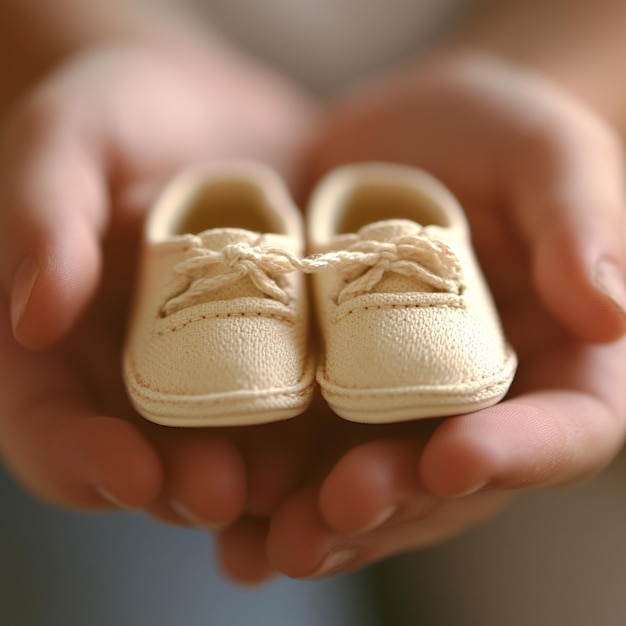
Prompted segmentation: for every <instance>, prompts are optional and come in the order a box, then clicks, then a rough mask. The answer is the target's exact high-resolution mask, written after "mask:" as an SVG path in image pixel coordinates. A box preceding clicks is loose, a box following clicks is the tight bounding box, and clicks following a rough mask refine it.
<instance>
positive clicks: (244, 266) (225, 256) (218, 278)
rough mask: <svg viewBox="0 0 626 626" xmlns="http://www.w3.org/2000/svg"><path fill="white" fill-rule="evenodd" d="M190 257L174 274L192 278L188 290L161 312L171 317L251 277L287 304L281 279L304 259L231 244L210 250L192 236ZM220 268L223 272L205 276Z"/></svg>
mask: <svg viewBox="0 0 626 626" xmlns="http://www.w3.org/2000/svg"><path fill="white" fill-rule="evenodd" d="M189 239H190V242H189V243H190V248H189V253H188V258H186V259H185V260H183V261H181V262H180V263H179V264H178V265H176V266H175V268H174V272H175V273H176V274H178V275H183V276H185V277H187V278H188V279H190V283H189V285H188V287H187V288H186V289H185V290H184V291H183V292H182V293H180V294H178V295H176V296H174V297H172V298H170V299H169V300H168V301H167V302H166V303H165V305H164V307H163V309H162V314H163V316H164V317H165V316H167V315H171V314H172V313H175V312H177V311H180V310H182V309H184V308H187V307H189V306H193V305H194V304H199V303H201V302H203V301H204V300H205V295H206V294H207V293H210V292H212V291H216V290H217V289H220V288H221V287H225V286H227V285H230V284H232V283H235V282H236V281H238V280H240V279H242V278H244V277H248V278H249V279H250V280H251V281H252V283H253V284H254V286H255V287H256V288H257V289H259V291H261V292H262V293H264V294H265V295H266V296H268V297H270V298H273V299H275V300H278V301H279V302H282V303H283V304H288V303H289V301H290V299H291V296H290V295H289V294H288V293H287V291H286V290H285V289H284V287H283V286H281V284H280V277H281V276H282V275H284V274H288V273H290V272H292V271H294V270H295V269H298V266H299V264H300V263H301V260H300V259H299V258H298V257H297V256H296V255H295V254H293V253H291V252H289V251H288V250H285V249H284V248H281V247H279V246H272V245H250V244H248V243H244V242H238V243H234V244H228V245H226V246H224V247H223V248H221V249H220V250H211V249H209V248H207V247H206V246H205V245H204V243H203V241H202V239H201V238H200V237H196V236H190V237H189ZM215 267H219V268H220V269H221V270H222V271H220V272H217V273H215V274H214V275H213V276H206V274H207V271H208V270H210V269H212V268H215Z"/></svg>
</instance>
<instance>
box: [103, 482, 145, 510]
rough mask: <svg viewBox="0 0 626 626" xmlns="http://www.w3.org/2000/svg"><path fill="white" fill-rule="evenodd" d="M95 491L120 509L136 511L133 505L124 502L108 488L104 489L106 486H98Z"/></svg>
mask: <svg viewBox="0 0 626 626" xmlns="http://www.w3.org/2000/svg"><path fill="white" fill-rule="evenodd" d="M94 491H95V492H96V493H97V494H98V495H99V496H100V497H101V498H102V499H103V500H106V501H107V502H108V503H109V504H112V505H113V506H116V507H117V508H118V509H123V510H124V511H135V510H136V509H134V508H133V507H131V506H129V505H128V504H125V503H124V502H122V501H121V500H120V499H119V498H118V497H117V496H114V495H113V494H112V493H111V492H110V491H109V490H108V489H104V487H96V488H95V489H94Z"/></svg>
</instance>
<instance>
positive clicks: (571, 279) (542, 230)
mask: <svg viewBox="0 0 626 626" xmlns="http://www.w3.org/2000/svg"><path fill="white" fill-rule="evenodd" d="M594 122H595V119H594ZM585 126H586V127H587V128H585ZM590 126H591V127H592V128H593V132H591V130H590ZM519 159H520V160H519V161H518V166H517V167H515V168H514V182H513V185H512V189H513V196H514V197H513V200H512V202H511V205H512V206H513V207H514V213H515V215H514V217H515V219H516V221H517V222H518V223H519V224H520V226H521V232H522V234H523V236H524V237H525V238H526V239H527V243H528V246H529V248H530V263H531V266H532V275H533V280H534V283H535V287H536V289H537V291H538V293H539V295H540V297H541V298H542V300H543V302H544V304H545V306H546V307H547V308H548V309H549V310H550V312H551V313H552V314H553V315H554V316H555V317H556V318H557V319H558V320H559V321H560V322H561V323H562V324H563V325H564V326H565V327H567V328H568V329H569V330H571V331H572V332H573V333H575V334H576V335H578V336H580V337H581V338H583V339H586V340H590V341H598V342H605V341H613V340H615V339H617V338H619V337H620V336H621V335H622V334H624V332H626V223H625V222H626V219H625V210H626V198H625V196H624V177H623V171H624V170H623V168H624V163H623V156H622V151H621V148H620V147H619V144H618V142H617V141H616V138H615V137H614V136H613V135H612V133H611V132H610V131H609V129H605V128H603V127H602V126H600V125H597V124H595V123H594V124H593V125H590V124H589V119H586V120H584V123H580V124H578V126H577V128H568V127H567V126H566V125H564V126H563V127H562V128H559V127H558V125H557V126H554V127H553V128H552V129H551V130H550V132H547V133H544V136H543V138H542V140H541V141H539V142H532V147H531V149H530V150H526V151H524V150H521V151H520V152H519Z"/></svg>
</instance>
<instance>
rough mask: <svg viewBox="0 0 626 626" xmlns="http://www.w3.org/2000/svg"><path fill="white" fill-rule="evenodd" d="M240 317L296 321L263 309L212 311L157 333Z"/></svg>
mask: <svg viewBox="0 0 626 626" xmlns="http://www.w3.org/2000/svg"><path fill="white" fill-rule="evenodd" d="M238 317H263V318H266V319H275V320H278V321H280V322H285V323H286V324H293V323H294V321H293V319H291V318H290V317H289V316H287V315H281V314H279V313H264V312H262V311H254V312H248V311H241V312H238V313H210V314H206V313H205V314H204V315H196V316H194V317H192V318H190V319H188V320H186V321H185V322H182V323H181V324H172V325H169V326H168V328H167V329H166V330H158V331H157V335H159V336H162V335H166V334H168V333H175V332H177V331H179V330H182V329H183V328H186V327H187V326H190V325H191V324H195V323H196V322H201V321H204V320H210V319H227V318H238Z"/></svg>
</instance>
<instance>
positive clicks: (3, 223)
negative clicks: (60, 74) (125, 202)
mask: <svg viewBox="0 0 626 626" xmlns="http://www.w3.org/2000/svg"><path fill="white" fill-rule="evenodd" d="M96 137H97V135H96V134H95V133H94V132H93V128H92V127H91V123H90V121H89V115H87V114H86V113H85V111H84V110H83V109H81V108H80V107H78V106H76V105H74V104H73V103H72V101H69V102H68V101H66V100H65V99H64V100H61V99H60V98H55V97H50V96H49V95H44V94H37V95H35V96H33V97H32V98H31V99H30V100H29V101H28V102H27V103H25V104H24V105H23V106H22V108H21V109H20V110H19V112H18V113H17V114H16V115H14V116H13V117H12V118H11V119H10V120H9V122H8V123H7V125H6V126H5V128H4V132H3V133H2V135H1V137H0V207H1V211H0V281H1V283H2V286H3V287H4V288H5V290H6V292H7V293H8V294H10V302H11V322H12V327H13V329H14V333H15V336H16V337H17V338H18V339H19V341H20V342H22V343H23V344H24V345H26V346H29V347H33V348H41V347H45V346H49V345H50V344H52V343H54V342H55V341H57V340H58V339H59V338H61V337H62V336H63V335H64V334H65V333H66V332H67V331H68V330H69V328H71V327H72V326H73V324H74V322H75V320H76V318H77V317H78V315H79V314H80V313H81V311H82V310H83V309H84V308H85V306H86V304H87V302H88V301H89V300H90V298H91V296H92V295H93V293H94V290H95V288H96V285H97V281H98V277H99V272H100V263H101V259H100V251H99V237H100V235H101V234H102V231H103V230H104V228H105V224H106V220H107V201H106V192H105V181H104V180H103V171H102V170H103V164H102V163H101V159H100V156H99V145H98V140H97V138H96Z"/></svg>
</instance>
